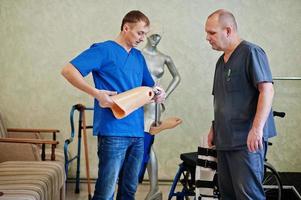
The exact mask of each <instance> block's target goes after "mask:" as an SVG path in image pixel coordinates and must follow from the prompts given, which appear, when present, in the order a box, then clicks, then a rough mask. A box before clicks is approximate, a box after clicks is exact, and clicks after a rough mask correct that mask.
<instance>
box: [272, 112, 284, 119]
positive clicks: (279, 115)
mask: <svg viewBox="0 0 301 200" xmlns="http://www.w3.org/2000/svg"><path fill="white" fill-rule="evenodd" d="M273 116H275V117H281V118H283V117H285V112H277V111H273Z"/></svg>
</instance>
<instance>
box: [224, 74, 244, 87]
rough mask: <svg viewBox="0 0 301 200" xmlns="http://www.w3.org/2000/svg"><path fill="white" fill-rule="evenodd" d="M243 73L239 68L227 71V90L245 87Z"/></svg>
mask: <svg viewBox="0 0 301 200" xmlns="http://www.w3.org/2000/svg"><path fill="white" fill-rule="evenodd" d="M241 80H242V77H241V73H240V71H238V70H235V71H234V70H232V71H231V73H230V74H229V73H225V85H226V90H227V92H239V91H241V90H242V89H243V82H242V81H241Z"/></svg>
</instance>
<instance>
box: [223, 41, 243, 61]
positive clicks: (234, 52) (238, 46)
mask: <svg viewBox="0 0 301 200" xmlns="http://www.w3.org/2000/svg"><path fill="white" fill-rule="evenodd" d="M244 42H245V40H242V41H241V42H240V43H239V44H238V45H237V47H236V48H235V49H234V51H233V52H232V53H231V55H230V57H229V58H228V60H227V62H225V59H224V55H225V53H224V54H223V55H222V61H223V63H224V64H225V65H226V64H228V63H229V61H230V60H231V58H232V57H233V54H236V52H237V51H238V49H239V48H240V47H241V45H242V44H243V43H244Z"/></svg>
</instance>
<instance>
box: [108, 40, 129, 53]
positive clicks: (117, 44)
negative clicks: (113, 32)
mask: <svg viewBox="0 0 301 200" xmlns="http://www.w3.org/2000/svg"><path fill="white" fill-rule="evenodd" d="M110 42H112V43H114V44H115V45H116V46H118V47H120V48H121V49H122V50H123V51H124V52H125V53H127V54H130V53H131V51H132V49H133V48H131V49H130V51H127V50H126V49H125V48H124V47H123V46H122V45H120V44H119V43H118V42H116V41H114V40H110Z"/></svg>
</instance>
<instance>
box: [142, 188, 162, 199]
mask: <svg viewBox="0 0 301 200" xmlns="http://www.w3.org/2000/svg"><path fill="white" fill-rule="evenodd" d="M162 199H163V195H162V192H161V191H159V189H158V190H157V191H150V192H149V193H148V194H147V196H146V197H145V200H162Z"/></svg>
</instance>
